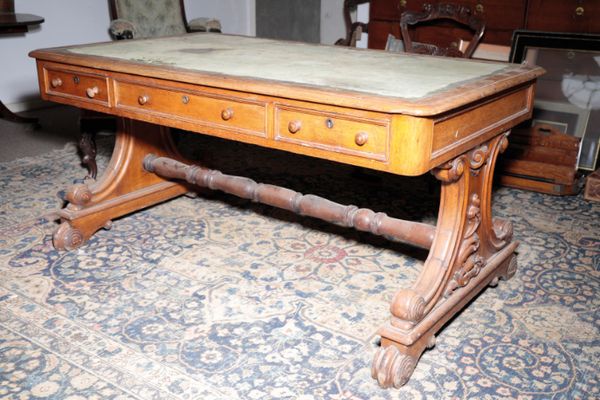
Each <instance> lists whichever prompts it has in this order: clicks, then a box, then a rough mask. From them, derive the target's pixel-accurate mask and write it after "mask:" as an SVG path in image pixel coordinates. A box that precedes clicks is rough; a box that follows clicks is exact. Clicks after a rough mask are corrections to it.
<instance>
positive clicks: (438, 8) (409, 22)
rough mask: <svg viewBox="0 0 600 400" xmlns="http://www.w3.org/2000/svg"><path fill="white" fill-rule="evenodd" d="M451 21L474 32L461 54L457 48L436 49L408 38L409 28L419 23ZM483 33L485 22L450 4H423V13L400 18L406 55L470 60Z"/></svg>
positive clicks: (405, 15)
mask: <svg viewBox="0 0 600 400" xmlns="http://www.w3.org/2000/svg"><path fill="white" fill-rule="evenodd" d="M441 20H452V21H455V22H456V23H458V24H460V25H464V26H466V27H468V28H470V29H471V30H472V31H474V35H473V37H472V38H471V40H470V41H469V45H468V47H467V49H466V50H465V51H464V52H462V51H460V50H459V49H458V47H452V46H451V47H438V46H436V45H433V44H424V43H415V42H413V40H412V39H411V37H410V34H409V29H408V27H409V26H415V25H417V24H420V23H426V24H428V25H430V24H431V22H435V21H441ZM484 32H485V21H484V20H483V18H481V17H480V16H478V15H474V14H473V13H472V12H471V9H470V8H469V7H467V6H463V5H458V4H452V3H437V4H424V5H423V11H421V12H415V11H405V12H403V13H402V15H401V16H400V33H401V34H402V40H403V41H404V49H405V51H406V52H408V53H419V54H431V55H437V56H448V57H463V58H471V56H472V55H473V52H474V51H475V48H476V47H477V45H478V44H479V41H480V40H481V37H482V36H483V33H484Z"/></svg>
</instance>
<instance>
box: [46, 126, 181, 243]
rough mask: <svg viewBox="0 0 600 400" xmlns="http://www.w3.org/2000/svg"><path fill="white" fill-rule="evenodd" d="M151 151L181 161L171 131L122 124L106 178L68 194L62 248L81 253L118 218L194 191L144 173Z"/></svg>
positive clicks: (58, 235) (58, 238)
mask: <svg viewBox="0 0 600 400" xmlns="http://www.w3.org/2000/svg"><path fill="white" fill-rule="evenodd" d="M149 152H151V153H154V154H160V155H163V156H165V157H173V158H180V156H179V155H178V153H177V150H176V149H175V145H174V144H173V142H172V140H171V135H170V131H169V129H168V128H164V127H160V126H158V125H152V124H147V123H143V122H138V121H133V120H128V119H121V120H120V121H119V126H118V129H117V139H116V142H115V147H114V150H113V155H112V158H111V160H110V163H109V165H108V167H107V169H106V172H105V174H104V175H103V176H102V177H101V178H100V180H98V181H97V182H94V183H91V184H76V185H74V186H72V187H71V188H70V189H69V190H68V191H67V195H66V200H67V201H68V205H67V206H66V207H65V208H64V209H62V210H60V211H59V212H58V213H57V215H58V217H59V218H60V221H61V225H60V226H59V227H58V229H57V230H56V231H55V232H54V235H53V237H52V242H53V244H54V247H55V248H56V249H58V250H71V249H74V248H77V247H79V246H81V245H83V244H84V243H85V242H86V241H87V240H88V239H89V238H90V237H91V236H93V235H94V233H95V232H96V231H98V230H100V229H102V228H109V227H110V225H111V221H112V220H113V219H114V218H118V217H121V216H123V215H126V214H129V213H132V212H134V211H137V210H140V209H143V208H146V207H149V206H151V205H154V204H157V203H160V202H163V201H165V200H169V199H172V198H174V197H177V196H180V195H182V194H185V193H187V192H188V191H189V189H188V188H187V187H186V186H185V185H183V184H179V183H175V182H170V181H167V180H165V179H162V178H160V177H158V176H156V175H154V174H151V173H148V172H147V171H146V170H144V168H143V164H142V161H143V158H144V156H145V155H146V154H148V153H149Z"/></svg>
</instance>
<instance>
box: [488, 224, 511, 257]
mask: <svg viewBox="0 0 600 400" xmlns="http://www.w3.org/2000/svg"><path fill="white" fill-rule="evenodd" d="M512 237H513V224H512V222H510V221H508V220H505V219H500V218H494V219H493V222H492V232H490V243H491V244H492V246H493V247H494V248H495V249H496V250H500V249H502V248H503V247H504V246H506V245H507V244H508V243H510V242H511V241H512Z"/></svg>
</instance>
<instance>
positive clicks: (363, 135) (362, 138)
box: [354, 132, 369, 146]
mask: <svg viewBox="0 0 600 400" xmlns="http://www.w3.org/2000/svg"><path fill="white" fill-rule="evenodd" d="M368 140H369V134H368V133H367V132H358V133H357V134H356V136H354V143H356V144H357V145H358V146H364V145H365V143H367V141H368Z"/></svg>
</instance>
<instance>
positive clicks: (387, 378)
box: [371, 345, 417, 389]
mask: <svg viewBox="0 0 600 400" xmlns="http://www.w3.org/2000/svg"><path fill="white" fill-rule="evenodd" d="M416 365H417V358H416V357H413V356H408V355H406V354H402V353H401V352H400V350H398V348H396V347H395V346H393V345H390V346H387V347H380V348H379V349H378V350H377V353H375V358H374V359H373V364H372V366H371V377H373V379H377V382H378V383H379V386H381V387H382V388H384V389H385V388H389V387H392V386H393V387H395V388H396V389H397V388H400V387H402V386H403V385H404V384H405V383H406V382H408V379H409V378H410V376H411V375H412V373H413V371H414V369H415V366H416Z"/></svg>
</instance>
